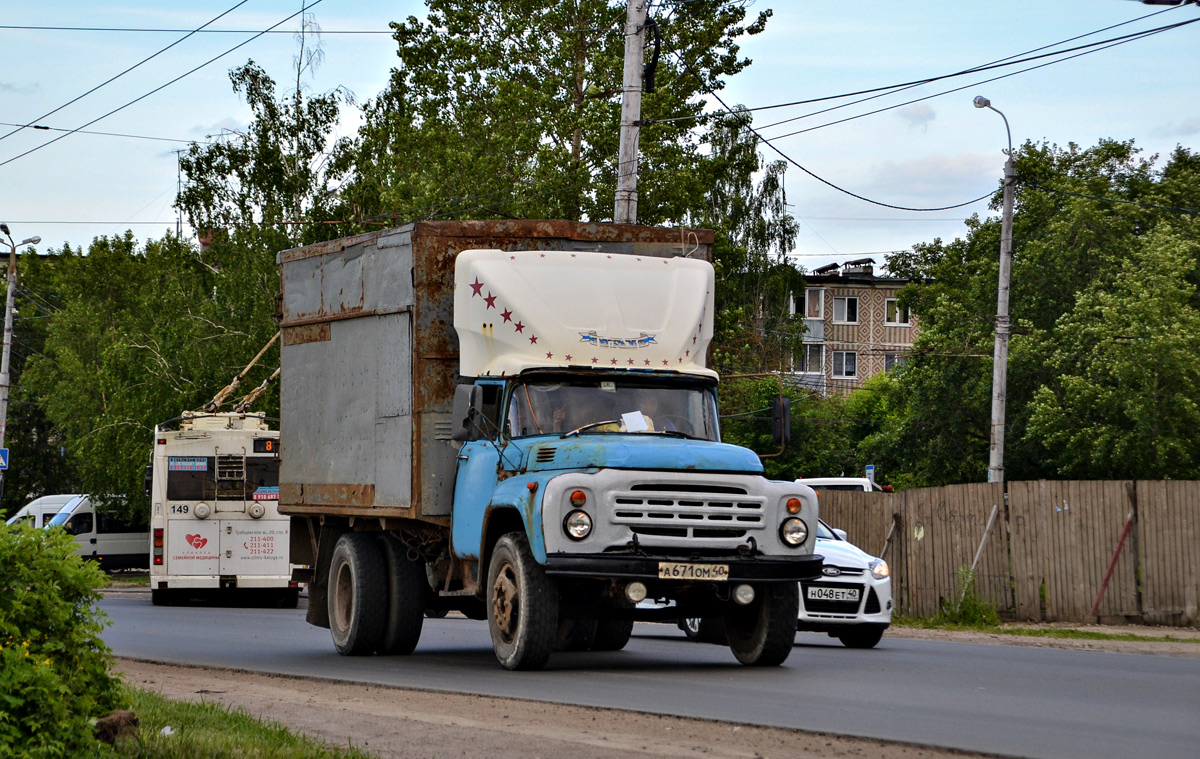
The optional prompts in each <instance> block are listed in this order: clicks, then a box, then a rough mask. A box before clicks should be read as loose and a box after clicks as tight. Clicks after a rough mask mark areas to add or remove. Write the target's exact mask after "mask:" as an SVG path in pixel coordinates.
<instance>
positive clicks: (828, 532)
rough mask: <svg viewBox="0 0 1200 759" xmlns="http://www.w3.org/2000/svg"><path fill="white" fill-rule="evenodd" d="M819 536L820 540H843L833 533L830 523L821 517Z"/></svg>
mask: <svg viewBox="0 0 1200 759" xmlns="http://www.w3.org/2000/svg"><path fill="white" fill-rule="evenodd" d="M817 538H819V539H820V540H841V538H839V537H838V536H837V535H835V534H834V533H833V530H832V529H830V527H829V525H827V524H825V523H824V522H822V521H821V520H819V519H818V520H817Z"/></svg>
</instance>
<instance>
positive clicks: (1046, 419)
mask: <svg viewBox="0 0 1200 759" xmlns="http://www.w3.org/2000/svg"><path fill="white" fill-rule="evenodd" d="M1197 163H1198V161H1197V157H1196V156H1194V155H1192V154H1191V153H1189V152H1188V151H1186V150H1183V149H1177V150H1176V151H1175V153H1174V154H1173V155H1172V156H1171V158H1170V160H1168V161H1167V162H1166V163H1165V164H1163V165H1162V166H1161V168H1158V167H1157V166H1156V157H1150V158H1143V157H1142V156H1140V155H1139V152H1138V151H1137V149H1136V148H1135V147H1134V145H1133V143H1131V142H1115V141H1111V140H1104V141H1101V142H1100V143H1099V144H1098V145H1096V146H1095V147H1092V148H1087V149H1082V148H1080V147H1079V146H1077V145H1074V144H1070V145H1068V146H1067V147H1066V148H1065V149H1064V148H1057V147H1052V146H1047V145H1040V146H1039V145H1034V144H1032V143H1027V144H1026V145H1024V146H1022V148H1021V149H1020V150H1019V151H1018V155H1017V156H1016V164H1017V181H1018V186H1017V191H1016V200H1017V202H1016V213H1015V216H1014V235H1013V239H1014V256H1013V276H1012V282H1013V289H1012V292H1011V312H1012V315H1013V319H1014V327H1015V334H1014V335H1013V337H1012V341H1011V343H1010V349H1011V352H1010V356H1009V375H1008V377H1009V379H1008V416H1007V435H1006V451H1005V469H1006V477H1007V479H1035V478H1039V477H1057V476H1098V475H1101V474H1104V473H1105V472H1109V473H1110V474H1114V473H1115V472H1116V471H1132V470H1129V469H1125V468H1120V469H1119V470H1118V469H1117V468H1115V467H1116V462H1115V460H1114V459H1113V458H1112V456H1111V455H1107V458H1105V457H1103V456H1102V457H1100V458H1101V459H1104V463H1103V465H1100V464H1099V463H1098V464H1097V466H1091V467H1088V466H1083V460H1082V459H1077V458H1073V457H1074V456H1075V452H1073V451H1066V450H1063V446H1064V445H1067V444H1068V443H1069V442H1071V441H1075V442H1082V440H1083V438H1082V437H1080V436H1078V435H1074V434H1072V433H1069V432H1068V431H1069V430H1070V429H1071V428H1072V425H1069V424H1066V423H1065V420H1064V419H1063V418H1062V417H1061V416H1057V415H1056V412H1055V411H1054V409H1056V408H1058V409H1060V410H1064V409H1069V413H1077V412H1081V411H1082V410H1083V409H1084V408H1085V407H1086V406H1087V401H1086V400H1085V399H1087V398H1090V399H1091V401H1093V402H1095V401H1098V400H1099V399H1100V397H1101V396H1100V394H1098V393H1099V390H1098V389H1097V388H1101V387H1110V388H1111V387H1112V386H1113V383H1114V382H1116V377H1117V376H1120V375H1119V373H1118V374H1112V373H1109V374H1107V375H1105V374H1104V372H1103V371H1100V370H1099V369H1097V368H1096V367H1093V364H1096V366H1100V365H1102V364H1106V363H1111V362H1112V361H1113V360H1114V357H1115V356H1116V354H1117V353H1119V351H1116V352H1115V353H1114V350H1115V349H1113V348H1112V347H1111V346H1107V345H1106V344H1103V343H1102V342H1100V341H1099V340H1098V339H1097V338H1096V337H1095V330H1097V329H1104V328H1105V327H1108V328H1112V329H1120V330H1123V331H1130V330H1132V331H1133V332H1134V333H1135V334H1139V335H1140V334H1142V332H1139V331H1138V330H1137V329H1134V327H1135V325H1134V324H1131V323H1129V322H1126V321H1122V319H1126V318H1129V316H1130V315H1129V314H1126V315H1122V316H1121V317H1120V318H1117V317H1115V316H1113V315H1112V314H1111V313H1110V312H1108V311H1106V310H1105V309H1104V308H1101V307H1099V306H1098V305H1097V304H1098V303H1100V302H1101V301H1102V300H1103V298H1101V296H1100V295H1099V294H1100V293H1110V294H1113V295H1112V297H1116V295H1115V294H1117V293H1126V295H1125V296H1124V297H1132V296H1130V295H1129V294H1128V293H1129V292H1131V291H1129V290H1128V288H1132V287H1138V288H1140V290H1138V291H1137V292H1139V293H1140V295H1139V297H1150V296H1151V295H1152V294H1153V296H1154V300H1155V301H1156V302H1157V300H1158V299H1159V298H1160V297H1161V298H1165V301H1164V303H1162V304H1160V305H1162V306H1163V307H1164V308H1167V307H1168V306H1169V307H1170V308H1171V309H1174V310H1173V311H1171V313H1174V314H1175V315H1176V316H1178V318H1180V319H1185V320H1186V316H1187V313H1188V312H1187V311H1186V310H1180V309H1181V308H1182V307H1180V306H1178V305H1177V304H1178V302H1179V300H1180V298H1183V299H1184V300H1187V301H1188V302H1189V303H1190V304H1191V306H1192V307H1195V306H1196V305H1200V304H1197V302H1196V295H1195V292H1194V291H1191V292H1190V294H1188V295H1186V297H1185V296H1184V295H1181V294H1179V293H1176V291H1175V289H1173V288H1174V287H1175V286H1174V285H1170V283H1171V282H1172V281H1174V280H1172V279H1171V278H1169V277H1168V278H1165V279H1164V278H1154V279H1150V280H1146V279H1138V278H1136V277H1133V278H1131V277H1132V274H1133V272H1134V271H1136V265H1135V264H1136V262H1138V261H1142V262H1149V261H1151V260H1155V261H1157V260H1158V259H1155V258H1154V257H1153V256H1152V255H1151V253H1150V251H1151V250H1152V249H1170V250H1172V251H1173V252H1174V254H1175V255H1182V256H1188V255H1190V256H1192V257H1193V258H1194V257H1195V253H1194V252H1188V251H1190V250H1191V249H1190V248H1186V247H1183V248H1181V247H1179V245H1182V243H1181V242H1179V241H1186V240H1195V239H1196V232H1197V222H1196V219H1195V214H1189V213H1179V212H1177V211H1173V210H1171V209H1168V208H1159V207H1155V206H1165V205H1170V206H1173V207H1177V208H1178V207H1182V208H1188V207H1190V208H1196V207H1197V206H1198V205H1200V203H1197V200H1198V199H1200V182H1198V181H1197V179H1198V178H1200V172H1198V171H1197V170H1196V167H1197ZM1103 198H1114V199H1118V200H1121V201H1126V202H1124V203H1113V202H1110V201H1107V200H1104V199H1103ZM994 203H995V204H996V205H997V206H998V203H999V194H997V197H996V198H995V199H994ZM1189 204H1190V205H1189ZM994 207H995V206H994ZM999 227H1000V224H999V220H997V219H988V220H985V221H981V220H980V219H978V218H972V219H970V220H968V222H967V229H968V234H967V236H966V237H965V238H963V239H959V240H955V241H953V242H951V243H948V244H944V243H942V241H940V240H935V241H933V242H932V243H928V244H922V245H917V246H914V248H913V250H912V251H911V252H907V253H904V254H900V255H895V256H892V257H891V258H890V259H889V262H888V267H889V269H891V270H892V271H893V272H895V273H897V274H899V275H900V276H905V277H908V278H911V279H913V280H914V283H913V284H912V285H910V286H909V287H908V288H906V290H905V291H904V293H903V297H904V298H905V299H906V301H907V302H908V303H909V304H910V306H911V307H912V310H913V311H914V313H916V314H917V315H918V317H919V319H920V322H921V334H920V337H919V338H918V339H917V341H916V344H915V345H914V355H913V356H912V358H911V359H910V361H909V362H908V364H907V365H905V366H904V367H903V369H902V370H901V371H900V372H899V373H898V374H897V381H896V383H895V384H894V385H893V386H892V387H891V389H890V390H888V391H887V392H888V393H889V400H888V406H889V409H891V411H892V412H894V413H895V414H896V417H895V425H894V426H893V427H891V428H890V429H888V430H886V431H884V432H882V433H881V434H879V435H878V436H877V437H876V438H874V439H873V442H872V445H875V446H877V450H878V452H879V454H880V455H881V456H884V457H886V458H887V463H888V466H889V468H890V469H891V471H893V472H900V473H902V476H904V477H907V478H908V481H909V482H910V483H911V484H918V485H936V484H945V483H952V482H965V481H977V480H980V479H982V478H983V474H984V471H985V469H986V457H987V447H988V446H987V444H988V425H989V423H990V411H989V409H990V397H991V392H990V388H991V362H990V361H989V360H988V359H989V358H990V357H991V352H992V344H993V331H994V324H993V320H992V316H991V315H992V314H994V313H995V302H996V280H997V274H996V270H997V266H998V263H997V258H998V256H997V251H998V249H999ZM1171 241H1174V242H1171ZM1147 246H1149V247H1147ZM1156 265H1157V264H1156ZM1131 266H1132V267H1134V268H1131ZM1177 277H1178V278H1182V281H1183V282H1187V283H1190V284H1192V285H1195V284H1197V282H1198V274H1197V272H1196V271H1195V267H1194V266H1193V267H1190V268H1189V267H1184V269H1182V270H1181V271H1180V272H1178V275H1177ZM1164 288H1165V289H1164ZM1080 293H1085V294H1086V293H1091V295H1088V296H1087V298H1084V299H1080V298H1079V294H1080ZM1105 297H1109V296H1105ZM1135 310H1136V309H1135ZM1111 319H1115V321H1106V320H1111ZM1143 321H1145V320H1143ZM1153 324H1155V322H1154V321H1153V320H1150V321H1147V322H1146V326H1151V325H1153ZM1089 336H1091V337H1090V338H1089ZM1160 347H1162V348H1163V350H1165V351H1167V353H1170V351H1169V350H1167V348H1166V347H1165V346H1160ZM1069 357H1074V358H1073V359H1071V360H1073V361H1075V362H1077V363H1075V364H1071V361H1070V360H1068V359H1069ZM1122 360H1124V359H1122ZM1190 360H1192V361H1195V360H1196V359H1195V357H1194V354H1193V355H1192V356H1191V358H1190ZM1173 371H1179V372H1183V371H1184V369H1183V367H1182V366H1181V367H1176V369H1174V370H1173ZM1062 372H1066V373H1067V376H1068V377H1076V378H1078V379H1076V380H1065V379H1064V380H1062V381H1060V374H1061V373H1062ZM1185 374H1186V372H1185ZM1125 378H1126V379H1130V380H1132V379H1133V377H1132V375H1126V376H1125ZM1064 382H1067V383H1068V384H1070V383H1075V384H1070V387H1068V384H1064ZM1080 382H1082V383H1083V384H1082V385H1081V384H1079V383H1080ZM1084 385H1087V386H1089V387H1091V388H1092V390H1086V391H1085V390H1084V387H1083V386H1084ZM1068 391H1069V392H1068ZM1059 392H1062V393H1064V394H1065V395H1067V396H1070V399H1066V398H1064V400H1063V404H1062V405H1061V406H1058V405H1056V404H1053V403H1050V401H1049V398H1050V397H1051V396H1053V395H1054V394H1055V393H1059ZM1121 392H1122V394H1123V395H1125V396H1126V397H1125V401H1126V403H1127V404H1129V406H1128V407H1127V408H1132V407H1133V406H1138V407H1139V408H1140V409H1142V411H1144V412H1148V411H1149V410H1150V409H1152V408H1157V407H1158V403H1159V401H1157V400H1155V399H1154V398H1153V397H1151V396H1152V395H1153V393H1154V392H1156V391H1154V390H1153V388H1152V386H1151V385H1149V384H1146V383H1132V384H1129V385H1128V386H1122V390H1121ZM1181 392H1183V393H1184V394H1185V395H1186V393H1188V392H1192V393H1195V390H1194V386H1192V387H1190V388H1186V389H1182V390H1181ZM1048 393H1049V394H1050V395H1049V396H1048V395H1047V394H1048ZM1089 394H1090V395H1089ZM1133 395H1140V396H1142V397H1140V398H1139V399H1138V400H1137V401H1136V402H1135V401H1134V398H1133ZM1192 397H1195V395H1193V396H1192ZM1063 413H1068V412H1067V411H1064V412H1063ZM1035 415H1036V416H1037V421H1036V424H1035V423H1034V421H1033V418H1034V416H1035ZM1097 415H1098V416H1097ZM1124 421H1128V420H1127V419H1126V420H1124ZM1079 423H1080V424H1085V425H1091V426H1092V429H1100V428H1101V427H1103V428H1105V429H1108V430H1110V431H1112V432H1113V434H1116V432H1115V431H1116V430H1117V429H1121V428H1122V424H1124V422H1123V421H1122V417H1121V416H1120V415H1119V414H1117V413H1116V408H1115V407H1111V406H1110V407H1108V408H1091V409H1090V415H1089V417H1088V421H1086V422H1083V421H1081V422H1079ZM1123 429H1124V430H1125V431H1124V433H1123V434H1121V435H1119V437H1122V438H1124V442H1123V443H1121V444H1120V445H1118V444H1117V443H1116V441H1110V442H1108V443H1106V444H1104V445H1107V446H1108V450H1110V451H1112V450H1118V449H1119V448H1120V446H1121V445H1130V444H1133V440H1134V439H1136V437H1137V436H1138V434H1139V433H1138V427H1137V426H1136V425H1133V426H1126V427H1124V428H1123ZM1176 431H1177V430H1176ZM1171 434H1174V432H1172V433H1171ZM1184 439H1186V438H1184ZM1072 444H1074V443H1072ZM1089 455H1090V454H1089ZM1099 461H1100V459H1097V462H1099ZM1072 462H1073V463H1072ZM1127 463H1131V464H1133V463H1134V462H1132V461H1129V462H1127ZM1134 466H1135V468H1136V469H1137V471H1140V472H1146V473H1147V476H1158V475H1157V474H1153V472H1156V471H1161V470H1156V469H1155V468H1154V466H1153V465H1152V462H1150V461H1148V460H1145V459H1142V460H1139V461H1138V462H1137V463H1136V464H1134ZM1106 467H1107V468H1106ZM1085 472H1086V473H1087V474H1086V475H1085V474H1084V473H1085Z"/></svg>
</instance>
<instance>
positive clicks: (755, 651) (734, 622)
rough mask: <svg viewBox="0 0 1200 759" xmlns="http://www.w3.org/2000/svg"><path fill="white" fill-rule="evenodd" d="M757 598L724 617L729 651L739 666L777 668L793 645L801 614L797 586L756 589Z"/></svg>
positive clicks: (781, 584)
mask: <svg viewBox="0 0 1200 759" xmlns="http://www.w3.org/2000/svg"><path fill="white" fill-rule="evenodd" d="M758 591H759V597H758V599H756V600H755V601H754V602H753V603H751V604H750V605H749V606H747V607H744V608H742V609H740V610H738V611H737V612H735V613H733V614H730V615H728V616H726V617H725V633H726V635H727V636H728V638H729V649H730V650H731V651H733V655H734V656H736V657H737V660H738V661H740V662H741V663H742V664H747V665H750V666H756V667H776V666H778V665H780V664H783V662H784V661H785V660H787V658H788V655H789V654H791V653H792V646H793V645H794V644H795V641H796V617H797V616H798V615H799V612H800V591H799V586H798V585H797V584H796V583H794V582H781V583H773V584H771V585H766V586H759V588H758Z"/></svg>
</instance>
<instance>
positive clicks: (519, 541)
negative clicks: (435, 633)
mask: <svg viewBox="0 0 1200 759" xmlns="http://www.w3.org/2000/svg"><path fill="white" fill-rule="evenodd" d="M487 583H488V584H487V587H488V608H487V614H488V630H489V631H490V632H491V635H492V649H493V650H494V651H495V652H496V659H497V660H498V661H499V662H500V663H501V664H502V665H503V666H504V667H505V668H506V669H541V668H542V667H544V666H545V665H546V662H547V661H548V660H549V658H550V652H551V651H553V650H554V640H555V633H556V632H557V629H558V593H557V590H556V589H555V587H554V581H553V580H551V579H550V578H548V577H547V576H546V572H545V570H543V569H542V567H541V566H539V565H538V563H537V561H535V560H534V558H533V552H532V551H530V550H529V540H528V539H527V538H526V537H525V535H524V533H520V532H510V533H508V534H507V535H505V536H503V537H502V538H500V540H499V541H497V542H496V546H495V548H493V549H492V558H491V561H490V562H489V564H488V579H487Z"/></svg>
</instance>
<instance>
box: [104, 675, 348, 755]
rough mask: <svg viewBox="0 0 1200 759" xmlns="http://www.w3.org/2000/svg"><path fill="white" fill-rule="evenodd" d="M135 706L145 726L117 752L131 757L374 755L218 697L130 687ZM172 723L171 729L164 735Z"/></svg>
mask: <svg viewBox="0 0 1200 759" xmlns="http://www.w3.org/2000/svg"><path fill="white" fill-rule="evenodd" d="M126 699H127V702H128V704H129V709H130V710H131V711H133V713H134V714H136V715H137V716H138V720H139V721H140V723H141V724H140V726H139V728H138V732H137V735H136V736H135V737H134V738H131V739H126V740H124V741H121V742H120V744H119V746H118V748H117V755H118V756H121V757H130V758H131V759H369V757H370V756H371V755H370V754H368V753H367V752H364V751H360V750H358V749H354V748H345V749H339V748H331V747H329V746H327V745H325V744H323V743H321V742H320V741H317V740H314V739H312V738H309V737H307V736H303V735H297V734H295V733H292V732H290V731H288V729H287V728H285V727H283V726H282V725H279V724H278V723H273V722H264V721H263V720H260V719H258V718H256V717H253V716H251V715H250V714H249V713H248V712H246V711H245V710H243V709H231V708H228V707H225V706H223V705H221V704H215V703H211V702H208V703H192V702H186V701H171V700H168V699H165V698H163V697H161V696H159V695H157V694H154V693H150V692H149V691H144V690H139V689H137V688H129V687H127V688H126ZM167 726H170V727H171V729H172V734H171V735H163V734H162V731H163V728H164V727H167Z"/></svg>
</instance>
